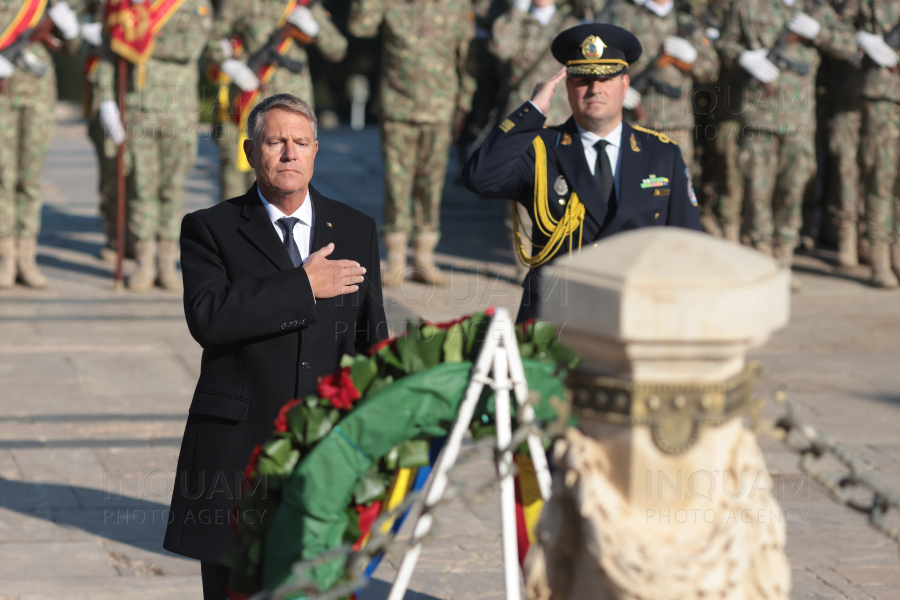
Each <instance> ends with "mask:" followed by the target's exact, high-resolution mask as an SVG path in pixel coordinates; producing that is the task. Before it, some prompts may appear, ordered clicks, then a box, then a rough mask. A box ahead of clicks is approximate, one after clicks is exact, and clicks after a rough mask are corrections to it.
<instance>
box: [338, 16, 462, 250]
mask: <svg viewBox="0 0 900 600" xmlns="http://www.w3.org/2000/svg"><path fill="white" fill-rule="evenodd" d="M470 4H471V2H470V0H418V1H416V2H409V1H408V0H354V2H353V4H352V5H351V9H350V19H349V22H348V26H349V29H350V33H352V34H353V35H355V36H357V37H374V36H375V35H377V34H378V33H379V32H381V34H382V36H383V40H384V42H383V50H382V68H381V134H382V138H381V147H382V154H383V158H384V171H385V173H384V185H385V209H384V227H383V229H384V231H385V232H395V231H396V232H402V233H406V234H410V233H413V232H429V233H437V232H438V231H439V229H440V227H439V218H440V203H441V194H442V192H443V187H444V176H445V174H446V170H447V158H448V150H449V147H450V141H451V139H450V138H451V122H452V120H453V118H454V114H455V113H456V111H457V110H459V111H462V112H464V113H468V112H469V110H470V109H471V100H472V94H473V93H474V87H475V86H474V84H475V80H474V78H472V77H471V76H470V75H469V74H468V73H466V70H465V64H466V55H467V51H468V46H469V42H470V40H471V39H472V38H473V36H474V27H473V25H472V22H471V20H470V18H469V15H470Z"/></svg>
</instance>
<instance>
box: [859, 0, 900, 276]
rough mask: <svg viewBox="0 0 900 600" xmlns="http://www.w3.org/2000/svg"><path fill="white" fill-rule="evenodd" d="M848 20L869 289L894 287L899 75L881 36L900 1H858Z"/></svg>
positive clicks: (899, 256)
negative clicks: (855, 45)
mask: <svg viewBox="0 0 900 600" xmlns="http://www.w3.org/2000/svg"><path fill="white" fill-rule="evenodd" d="M848 16H849V17H851V18H852V21H853V22H854V23H855V25H856V27H857V28H858V29H859V33H858V34H857V37H856V39H857V41H858V42H859V47H860V49H861V50H862V51H863V53H864V54H865V57H864V58H863V66H862V70H863V74H862V78H863V82H862V90H861V95H862V98H863V99H862V186H861V187H862V189H863V192H864V193H865V203H866V237H867V238H868V240H869V253H870V257H869V258H870V262H871V264H872V285H874V286H876V287H883V288H895V287H897V286H898V280H897V275H900V230H898V223H900V182H898V169H900V164H898V163H900V74H898V73H897V68H896V67H897V64H898V58H897V53H896V52H895V51H894V49H893V48H891V46H889V45H888V44H887V43H886V42H885V36H886V35H887V34H888V33H890V32H891V31H892V30H894V28H895V27H897V26H898V25H900V2H896V1H891V2H886V1H884V0H860V2H859V7H858V9H857V13H856V15H852V14H851V15H848ZM896 34H897V32H896V31H894V35H896ZM892 37H893V36H892ZM891 263H893V272H892V269H891Z"/></svg>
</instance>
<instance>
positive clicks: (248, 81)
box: [222, 58, 259, 92]
mask: <svg viewBox="0 0 900 600" xmlns="http://www.w3.org/2000/svg"><path fill="white" fill-rule="evenodd" d="M222 72H223V73H225V74H226V75H228V76H229V77H231V80H232V81H233V82H234V83H235V85H237V86H238V87H239V88H241V89H242V90H244V91H245V92H255V91H256V90H258V89H259V78H258V77H257V76H256V73H254V72H253V70H252V69H251V68H250V67H248V66H247V65H246V64H245V63H242V62H241V61H239V60H235V59H233V58H229V59H228V60H226V61H224V62H223V63H222Z"/></svg>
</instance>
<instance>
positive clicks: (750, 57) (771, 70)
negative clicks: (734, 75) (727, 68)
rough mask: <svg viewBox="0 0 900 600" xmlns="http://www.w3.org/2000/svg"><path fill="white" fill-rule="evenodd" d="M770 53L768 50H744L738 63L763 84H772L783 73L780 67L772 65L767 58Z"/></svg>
mask: <svg viewBox="0 0 900 600" xmlns="http://www.w3.org/2000/svg"><path fill="white" fill-rule="evenodd" d="M768 53H769V49H768V48H760V49H759V50H744V51H743V52H742V53H741V57H740V58H739V59H738V63H739V64H740V65H741V66H742V67H744V70H745V71H747V72H748V73H750V74H751V75H753V77H755V78H756V79H758V80H759V81H762V82H763V83H772V82H773V81H775V80H776V79H778V76H779V75H780V74H781V71H779V70H778V67H776V66H775V65H774V64H772V61H771V60H769V57H768V56H766V55H767V54H768Z"/></svg>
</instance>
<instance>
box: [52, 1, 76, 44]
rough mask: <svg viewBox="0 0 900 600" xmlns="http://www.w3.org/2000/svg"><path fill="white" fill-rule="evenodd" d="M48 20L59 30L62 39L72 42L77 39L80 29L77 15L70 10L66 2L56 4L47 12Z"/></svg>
mask: <svg viewBox="0 0 900 600" xmlns="http://www.w3.org/2000/svg"><path fill="white" fill-rule="evenodd" d="M47 14H48V15H50V20H51V21H53V24H54V25H56V28H57V29H59V32H60V33H61V34H62V36H63V39H65V40H72V39H75V38H76V37H78V33H79V32H80V31H81V27H79V25H78V15H76V14H75V11H74V10H72V7H71V6H69V3H68V2H57V3H56V4H54V5H53V6H52V7H51V8H50V10H48V11H47Z"/></svg>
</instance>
